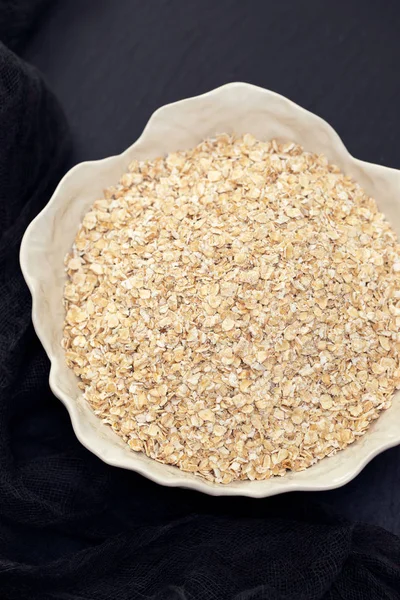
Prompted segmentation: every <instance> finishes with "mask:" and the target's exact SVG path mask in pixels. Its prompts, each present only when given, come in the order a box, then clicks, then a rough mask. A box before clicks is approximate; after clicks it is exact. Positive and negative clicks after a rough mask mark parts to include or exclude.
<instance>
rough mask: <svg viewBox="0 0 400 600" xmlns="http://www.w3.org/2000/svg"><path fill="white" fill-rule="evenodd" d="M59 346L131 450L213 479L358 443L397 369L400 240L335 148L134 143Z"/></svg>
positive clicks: (81, 243) (84, 237) (72, 293)
mask: <svg viewBox="0 0 400 600" xmlns="http://www.w3.org/2000/svg"><path fill="white" fill-rule="evenodd" d="M66 265H67V274H68V281H67V284H66V286H65V306H66V319H65V329H64V340H63V346H64V348H65V351H66V358H67V362H68V365H69V366H70V367H71V368H72V369H73V370H74V372H75V373H76V375H77V376H78V377H79V379H80V386H81V388H82V389H83V390H84V394H85V397H86V399H87V401H88V402H89V403H90V405H91V406H92V408H93V410H94V412H95V413H96V415H98V416H99V417H100V418H101V419H102V420H103V421H104V422H105V423H108V424H109V425H110V426H111V427H112V429H113V430H114V431H115V432H117V433H118V434H119V435H120V436H121V437H122V438H123V439H124V440H125V441H126V442H127V443H128V444H129V446H130V447H131V448H132V450H135V451H142V452H145V453H146V454H147V455H148V456H150V457H151V458H153V459H156V460H157V461H160V462H163V463H168V464H171V465H177V466H178V467H180V468H181V469H182V470H184V471H189V472H192V473H196V474H197V475H200V476H202V477H204V478H206V479H208V480H210V481H217V482H220V483H229V482H230V481H232V480H234V479H251V480H254V479H257V480H260V479H266V478H268V477H271V476H273V475H284V474H285V472H286V471H287V470H294V471H298V470H301V469H305V468H306V467H308V466H310V465H312V464H313V463H315V462H316V461H317V460H319V459H321V458H323V457H324V456H327V455H331V454H333V453H335V452H336V451H337V450H340V449H342V448H345V447H346V446H347V445H348V444H351V443H352V442H353V441H354V440H356V438H357V437H359V436H361V435H363V434H364V433H365V431H366V430H367V428H368V426H369V425H370V423H371V421H372V420H373V419H376V418H377V417H378V415H379V413H380V411H382V410H383V409H385V408H387V407H388V406H389V405H390V402H391V398H392V396H393V393H394V390H395V388H396V387H399V386H400V365H399V349H400V345H399V341H400V337H399V334H398V330H399V325H400V286H399V271H400V246H399V244H398V242H397V240H396V235H395V233H394V232H393V230H392V229H391V228H390V226H389V225H388V223H387V222H386V221H385V219H384V216H383V215H382V214H381V213H379V212H378V211H377V208H376V205H375V202H374V200H372V199H371V198H369V197H368V196H367V195H366V193H365V192H364V191H363V190H362V189H361V188H360V187H359V186H358V185H357V184H356V183H354V181H352V180H351V179H349V178H348V177H345V176H344V175H343V174H342V173H341V172H340V171H339V169H338V168H337V167H335V166H334V165H330V164H328V162H327V160H326V159H325V158H324V157H323V156H317V155H315V154H310V153H308V152H304V151H303V150H302V148H301V147H299V146H297V145H295V144H292V143H291V144H289V143H287V144H282V145H280V144H277V143H276V142H275V141H272V142H260V141H257V140H256V139H254V138H253V137H252V136H250V135H245V136H243V137H242V138H239V139H233V138H231V137H229V136H227V135H221V136H218V137H217V138H216V139H212V140H208V141H205V142H203V143H201V144H200V145H199V146H197V147H196V148H194V149H193V150H189V151H185V152H177V153H174V154H170V155H168V156H167V157H165V158H158V159H156V160H153V161H143V162H138V161H134V162H133V163H132V164H131V165H130V168H129V172H128V173H127V174H125V175H124V176H123V177H122V178H121V181H120V183H119V184H118V185H117V186H116V187H114V188H110V189H108V190H106V192H105V196H104V198H103V199H101V200H97V201H96V202H95V203H94V205H93V207H92V209H91V210H90V212H88V213H87V214H86V216H85V218H84V219H83V223H82V226H81V228H80V230H79V232H78V235H77V236H76V239H75V244H74V247H73V250H72V253H71V255H69V256H68V257H67V258H66Z"/></svg>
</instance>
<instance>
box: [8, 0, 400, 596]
mask: <svg viewBox="0 0 400 600" xmlns="http://www.w3.org/2000/svg"><path fill="white" fill-rule="evenodd" d="M0 7H1V1H0ZM0 14H1V11H0ZM68 147H69V136H68V132H67V127H66V124H65V120H64V117H63V115H62V113H61V111H60V109H59V108H58V105H57V103H56V101H55V99H54V97H53V96H52V94H51V93H50V92H49V91H48V89H47V88H46V87H45V85H44V84H43V82H42V80H41V79H40V77H39V76H38V74H37V72H36V71H35V70H34V69H33V68H31V67H29V66H27V65H26V64H25V63H23V62H22V61H20V60H19V59H18V58H17V57H16V56H15V55H14V54H12V53H11V52H10V51H9V50H7V48H6V47H5V46H3V45H0V600H14V599H18V600H25V599H26V600H31V599H32V600H50V599H57V600H58V599H59V600H132V599H136V598H151V599H154V600H161V599H162V600H164V599H169V600H175V599H182V600H183V599H196V600H197V599H199V600H203V599H204V600H224V599H225V598H227V599H235V600H253V599H254V600H256V599H266V600H275V599H276V600H289V599H295V600H314V599H324V600H336V599H338V600H339V599H340V600H369V599H374V600H375V599H377V600H379V599H382V600H395V599H397V598H400V541H399V539H398V538H397V537H395V536H394V535H392V534H390V533H388V532H386V531H384V530H383V529H380V528H377V527H373V526H368V525H365V524H360V523H349V522H348V521H346V520H345V519H342V518H341V517H339V516H337V515H332V514H330V513H329V512H328V511H327V510H326V509H324V508H323V507H321V506H316V505H314V503H313V498H312V495H310V494H308V495H307V494H289V495H285V496H282V497H279V498H270V499H265V500H259V501H255V500H248V499H241V498H212V497H207V496H204V495H200V494H197V493H193V492H189V491H185V490H179V489H169V488H162V487H160V486H156V485H155V484H153V483H151V482H149V481H147V480H145V479H144V478H142V477H140V476H138V475H136V474H134V473H131V472H125V471H122V470H119V469H115V468H112V467H109V466H107V465H105V464H103V463H101V462H100V461H99V460H98V459H96V458H95V457H94V456H92V455H91V454H90V453H88V452H87V451H86V450H85V449H84V448H83V447H82V446H81V445H80V444H79V443H78V442H77V440H76V438H75V436H74V434H73V431H72V428H71V425H70V421H69V418H68V415H67V413H66V411H65V409H64V408H63V406H62V404H61V403H60V402H59V401H58V400H57V399H56V398H54V397H53V396H52V394H51V392H50V391H49V387H48V370H49V365H48V361H47V359H46V357H45V354H44V351H43V349H42V348H41V345H40V344H39V342H38V340H37V338H36V336H35V334H34V331H33V328H32V325H31V320H30V297H29V292H28V290H27V288H26V286H25V284H24V281H23V278H22V275H21V272H20V270H19V266H18V251H19V245H20V240H21V236H22V234H23V231H24V230H25V228H26V226H27V225H28V223H29V222H30V221H31V219H32V218H33V217H34V216H35V214H36V213H37V212H38V211H39V210H40V209H41V208H42V206H43V205H44V204H45V203H46V202H47V201H48V199H49V197H50V194H51V191H52V189H53V188H54V185H55V184H56V183H57V180H58V179H59V178H60V176H61V175H62V173H63V171H64V170H65V168H66V164H67V163H66V161H67V157H68ZM377 493H379V490H377Z"/></svg>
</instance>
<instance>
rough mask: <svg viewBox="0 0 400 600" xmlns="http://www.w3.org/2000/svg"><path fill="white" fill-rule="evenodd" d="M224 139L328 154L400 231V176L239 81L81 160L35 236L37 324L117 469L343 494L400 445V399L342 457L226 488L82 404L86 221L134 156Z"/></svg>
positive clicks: (66, 398)
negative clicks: (68, 287)
mask: <svg viewBox="0 0 400 600" xmlns="http://www.w3.org/2000/svg"><path fill="white" fill-rule="evenodd" d="M216 133H235V134H244V133H252V134H253V135H254V136H255V137H257V138H259V139H263V140H268V139H271V138H277V139H278V140H281V141H283V140H290V141H294V142H296V143H299V144H301V145H302V146H303V147H304V148H305V149H306V150H309V151H313V152H319V153H324V154H325V155H326V156H327V157H328V159H329V160H330V161H331V162H334V163H336V164H337V165H338V166H339V167H340V168H341V169H342V170H343V171H344V172H345V173H346V174H347V175H350V176H352V177H353V178H354V179H355V180H356V181H358V182H359V183H360V184H361V185H362V186H363V187H364V189H365V190H366V191H367V192H368V193H369V194H370V195H371V196H373V197H374V198H375V199H376V200H377V203H378V206H379V208H380V210H381V211H382V212H383V213H384V214H385V215H386V217H387V218H388V220H389V222H390V223H391V225H392V226H393V228H394V229H395V230H396V232H397V234H398V235H399V234H400V201H399V199H398V193H397V192H398V190H399V189H400V173H399V172H398V171H395V170H393V169H387V168H385V167H380V166H377V165H371V164H368V163H363V162H361V161H358V160H356V159H354V158H353V157H352V156H350V154H349V153H348V152H347V150H346V149H345V147H344V146H343V144H342V142H341V140H340V139H339V137H338V136H337V134H336V133H335V132H334V130H333V129H332V128H331V127H330V126H329V125H328V124H327V123H325V122H324V121H323V120H321V119H320V118H318V117H317V116H315V115H313V114H311V113H309V112H307V111H305V110H304V109H302V108H300V107H298V106H297V105H295V104H293V103H292V102H290V101H289V100H287V99H285V98H283V97H282V96H279V95H277V94H274V93H273V92H269V91H267V90H263V89H260V88H256V87H254V86H250V85H247V84H229V85H227V86H223V87H222V88H219V89H217V90H214V91H213V92H209V93H208V94H205V95H203V96H199V97H196V98H191V99H188V100H183V101H180V102H177V103H175V104H172V105H168V106H166V107H163V108H162V109H159V110H158V111H157V112H156V113H155V114H154V115H153V117H152V118H151V119H150V121H149V123H148V125H147V127H146V129H145V131H144V133H143V135H142V136H141V138H140V139H139V140H138V141H137V142H136V143H134V144H133V145H132V146H131V147H130V148H128V149H127V150H126V151H125V152H124V153H123V154H121V155H119V156H114V157H110V158H107V159H104V160H101V161H95V162H87V163H81V164H80V165H77V166H76V167H74V168H73V169H72V170H71V171H70V172H69V173H67V175H66V176H65V177H64V179H63V180H62V182H61V183H60V185H59V186H58V188H57V190H56V191H55V193H54V195H53V198H52V200H51V201H50V203H49V204H48V205H47V206H46V208H45V209H44V210H43V211H42V213H40V215H38V217H37V218H36V219H35V220H34V221H33V222H32V223H31V225H30V226H29V228H28V230H27V232H26V234H25V237H24V240H23V243H22V247H21V265H22V269H23V272H24V275H25V278H26V280H27V283H28V285H29V287H30V289H31V292H32V296H33V320H34V325H35V328H36V331H37V333H38V335H39V337H40V339H41V341H42V343H43V345H44V347H45V350H46V352H47V354H48V355H49V358H50V360H51V362H52V368H51V375H50V385H51V387H52V390H53V392H54V393H55V394H56V395H57V396H58V397H59V398H60V399H61V400H62V401H63V402H64V403H65V404H66V406H67V408H68V410H69V412H70V415H71V420H72V424H73V427H74V429H75V432H76V434H77V436H78V438H79V439H80V441H81V442H82V443H83V444H84V445H85V446H86V447H87V448H89V449H90V450H91V451H92V452H94V453H95V454H97V455H98V456H99V457H100V458H102V459H103V460H104V461H106V462H108V463H110V464H114V465H117V466H120V467H124V468H128V469H133V470H135V471H138V472H140V473H142V474H144V475H146V476H147V477H149V478H151V479H153V480H155V481H157V482H159V483H163V484H164V485H181V486H187V487H192V488H195V489H198V490H200V491H203V492H207V493H211V494H231V495H232V494H241V495H249V496H259V497H261V496H268V495H273V494H276V493H280V492H284V491H289V490H302V489H310V490H312V489H314V490H319V489H329V488H332V487H337V486H339V485H342V484H343V483H345V482H346V481H348V480H350V479H351V478H352V477H354V476H355V475H356V474H357V473H358V472H359V471H360V470H361V468H362V467H363V466H364V465H365V464H366V463H367V462H368V461H369V460H370V459H371V458H372V457H373V456H375V455H376V454H378V453H379V452H381V451H382V450H384V449H386V448H389V447H391V446H394V445H396V444H397V443H400V429H399V426H398V425H397V423H398V422H400V402H399V394H396V395H395V399H394V402H393V405H392V407H391V408H390V409H388V410H387V411H385V412H384V413H383V414H382V415H381V416H380V418H379V419H378V420H377V421H376V422H375V423H373V424H372V426H371V428H370V429H369V430H368V432H367V434H366V435H365V436H363V437H362V438H360V440H358V441H357V442H356V443H354V444H353V445H351V446H349V447H348V448H346V450H344V451H342V452H339V453H338V454H337V455H335V456H332V457H329V458H325V459H324V460H322V461H320V462H319V463H317V464H316V465H314V466H312V467H310V468H309V469H307V470H306V471H303V472H299V473H288V474H287V475H286V476H285V477H284V478H273V479H270V480H267V481H260V482H237V483H232V484H229V485H227V486H222V485H218V484H213V483H209V482H206V481H202V480H200V479H199V478H198V477H195V476H194V475H192V474H189V473H184V472H182V471H180V470H178V469H177V468H175V467H170V466H166V465H162V464H159V463H157V462H156V461H154V460H151V459H149V458H147V457H146V456H144V455H143V454H138V453H134V452H133V451H131V450H130V449H129V447H128V446H127V445H126V444H125V443H124V442H123V441H122V440H121V439H120V438H119V437H118V436H117V435H116V434H115V433H114V432H113V431H112V430H111V429H110V428H109V427H108V426H106V425H104V424H103V423H101V421H100V420H99V419H98V418H97V417H95V415H94V414H93V412H92V410H91V409H90V407H89V406H88V405H87V403H86V402H85V401H84V400H83V398H82V394H81V392H80V390H79V388H78V385H77V379H76V377H75V375H74V374H73V372H72V371H71V370H70V369H68V368H67V366H66V364H65V359H64V351H63V350H62V348H61V345H60V342H61V339H62V327H63V320H64V308H63V303H62V296H63V286H64V282H65V272H64V262H63V261H64V256H65V254H66V253H67V252H68V251H69V250H70V248H71V245H72V242H73V240H74V237H75V235H76V232H77V230H78V227H79V224H80V222H81V220H82V217H83V216H84V214H85V213H86V212H87V210H88V209H89V207H90V206H91V204H92V203H93V202H94V201H95V200H96V199H98V198H101V197H102V195H103V190H104V188H106V187H108V186H109V185H113V184H115V183H116V182H117V181H118V179H119V177H120V176H121V175H122V174H123V173H124V172H125V171H126V169H127V167H128V164H129V163H130V162H131V161H132V160H133V159H135V158H138V159H147V158H154V157H156V156H160V155H163V154H166V153H168V152H171V151H175V150H182V149H186V148H190V147H193V146H195V145H196V144H198V143H199V142H200V141H202V140H203V139H205V138H207V137H210V136H213V135H215V134H216Z"/></svg>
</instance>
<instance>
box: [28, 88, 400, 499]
mask: <svg viewBox="0 0 400 600" xmlns="http://www.w3.org/2000/svg"><path fill="white" fill-rule="evenodd" d="M238 90H239V91H240V90H242V91H243V90H247V91H248V93H249V94H252V93H257V94H260V93H262V94H263V95H264V96H265V100H267V99H270V100H271V99H275V100H276V101H278V102H279V103H280V104H282V105H283V104H285V105H286V108H290V109H291V110H294V111H296V112H297V114H298V115H302V116H303V117H304V118H305V119H306V120H310V118H311V119H312V121H313V123H315V124H319V126H320V127H321V130H322V129H323V130H324V131H325V132H327V133H328V134H329V137H330V142H331V143H332V145H335V147H336V150H337V151H339V152H340V153H341V155H342V156H343V158H345V159H346V160H347V161H348V162H351V163H352V164H353V165H354V167H359V168H361V169H362V170H366V171H367V170H368V171H369V172H370V173H372V174H373V176H375V175H378V174H380V175H384V177H392V178H393V177H396V179H397V180H398V183H399V185H400V171H398V170H396V169H391V168H389V167H384V166H381V165H376V164H372V163H367V162H364V161H361V160H358V159H356V158H354V157H353V156H352V155H351V154H350V153H349V152H348V150H347V148H346V147H345V145H344V143H343V142H342V140H341V138H340V137H339V135H338V134H337V133H336V131H335V130H334V129H333V128H332V127H331V125H329V124H328V123H327V122H326V121H325V120H324V119H322V118H321V117H319V116H317V115H315V114H314V113H312V112H310V111H308V110H306V109H305V108H302V107H301V106H299V105H297V104H295V103H294V102H292V101H291V100H289V99H287V98H285V97H284V96H281V95H280V94H277V93H276V92H273V91H270V90H266V89H264V88H261V87H258V86H254V85H251V84H248V83H242V82H234V83H228V84H225V85H223V86H220V87H218V88H216V89H213V90H211V91H209V92H206V93H204V94H201V95H199V96H194V97H190V98H186V99H183V100H179V101H177V102H172V103H169V104H166V105H164V106H161V107H160V108H158V109H157V110H156V111H155V112H154V113H153V114H152V115H151V117H150V119H149V121H148V122H147V124H146V126H145V128H144V130H143V132H142V134H141V136H140V137H139V138H138V139H137V140H136V141H135V142H134V143H133V144H131V145H130V146H129V147H128V148H127V149H126V150H124V151H123V152H122V153H120V154H117V155H113V156H109V157H106V158H103V159H98V160H91V161H85V162H81V163H79V164H77V165H75V166H74V167H72V168H71V169H70V170H69V171H68V172H67V173H66V174H65V175H64V177H63V178H62V179H61V181H60V183H59V184H58V186H57V188H56V189H55V191H54V193H53V195H52V197H51V199H50V201H49V202H48V203H47V204H46V206H45V207H44V208H43V209H42V211H41V212H40V213H39V214H38V215H37V216H36V217H35V219H33V221H32V222H31V223H30V224H29V226H28V228H27V229H26V231H25V234H24V236H23V240H22V243H21V249H20V265H21V270H22V273H23V276H24V278H25V281H26V283H27V285H28V288H29V290H30V292H31V295H32V321H33V325H34V328H35V330H36V333H37V336H38V338H39V340H40V341H41V343H42V345H43V347H44V349H45V351H46V353H47V355H48V357H49V359H50V364H51V367H50V375H49V384H50V388H51V390H52V392H53V393H54V394H55V396H57V397H58V398H59V399H60V400H61V401H62V402H63V404H64V405H65V406H66V408H67V410H68V412H69V415H70V418H71V422H72V427H73V429H74V432H75V434H76V437H77V438H78V440H79V441H80V442H81V443H82V445H83V446H85V447H86V448H87V449H88V450H89V451H91V452H92V453H93V454H95V455H96V456H97V457H98V458H100V459H101V460H103V461H104V462H105V463H107V464H109V465H112V466H115V467H120V468H126V469H129V470H133V471H135V472H137V473H140V474H141V475H143V476H145V477H147V478H148V479H150V480H152V481H154V482H156V483H158V484H160V485H164V486H167V487H182V488H189V489H193V490H196V491H199V492H203V493H206V494H209V495H214V496H219V495H226V496H248V497H252V498H262V497H267V496H273V495H276V494H280V493H285V492H290V491H323V490H330V489H334V488H337V487H341V486H343V485H345V484H346V483H348V482H349V481H351V480H352V479H353V478H354V477H356V476H357V475H358V474H359V473H360V471H362V469H363V468H364V467H365V466H366V465H367V464H368V463H369V462H370V461H371V460H372V459H373V458H374V457H375V456H377V455H378V454H380V453H381V452H384V451H385V450H387V449H389V448H392V447H394V446H396V445H398V444H400V428H399V430H398V433H397V435H395V436H393V437H389V438H388V439H387V440H386V441H382V442H380V443H379V444H378V445H376V446H375V447H372V448H371V449H370V450H368V451H365V452H363V453H360V456H359V460H358V461H357V464H356V465H354V466H353V468H352V469H347V470H346V469H343V473H342V474H341V475H340V476H336V477H335V478H334V479H332V481H329V482H324V483H321V482H319V481H318V477H316V479H315V481H312V480H311V481H310V480H306V481H304V482H303V481H301V479H300V480H299V478H298V475H301V474H302V473H306V472H310V471H311V470H312V469H314V468H315V466H316V465H314V466H312V467H310V468H309V469H307V470H306V471H302V472H299V473H291V474H290V475H286V476H285V477H283V478H272V479H269V480H264V481H254V482H250V481H240V482H233V483H232V484H228V485H223V484H214V483H210V482H208V481H206V480H202V479H201V478H199V477H196V476H193V475H191V474H188V473H186V472H184V471H181V470H180V469H178V468H177V467H169V466H166V465H161V467H162V468H164V467H165V469H168V473H167V472H166V475H165V476H164V474H163V473H162V472H158V471H157V472H153V471H152V469H151V462H155V461H151V459H149V461H150V462H143V463H142V462H139V461H137V463H135V464H132V454H134V453H133V451H131V450H130V449H129V447H128V446H127V445H126V455H127V458H126V461H124V460H123V459H121V458H113V456H112V453H111V455H109V454H108V453H107V452H105V451H104V448H103V447H102V444H101V440H100V438H99V440H98V443H94V442H93V441H89V440H88V439H87V436H86V434H85V427H84V423H83V421H82V414H81V413H80V412H79V410H78V405H77V402H76V399H74V398H71V397H70V395H68V394H66V393H65V392H64V391H63V390H62V389H60V386H59V385H58V383H57V378H56V370H57V369H58V368H59V363H60V360H59V359H58V358H57V357H56V356H55V355H54V352H53V350H52V348H51V344H50V342H49V339H48V337H47V335H46V333H45V331H44V328H43V327H42V317H41V316H40V311H39V301H38V293H37V277H36V275H35V272H34V271H32V269H31V266H30V264H29V253H30V244H31V238H32V236H33V235H34V232H35V230H36V228H37V227H39V226H40V225H41V223H42V222H43V221H44V220H45V219H46V217H47V215H48V213H49V211H50V209H51V208H52V207H53V206H54V205H56V204H57V203H59V204H60V205H61V203H62V202H63V197H62V193H63V189H64V188H65V187H66V186H67V184H68V183H69V181H70V180H71V179H73V178H75V177H76V176H77V175H78V174H79V173H80V172H82V171H83V170H85V169H87V168H92V167H96V168H97V167H100V166H101V167H104V166H105V165H106V164H107V163H110V162H112V161H116V159H122V158H124V157H126V156H127V155H128V154H130V153H131V151H132V150H133V149H135V148H136V147H137V146H139V145H140V144H141V143H142V142H143V140H145V139H146V137H147V136H148V135H149V133H150V132H151V131H152V129H153V125H154V124H155V122H156V121H159V120H160V117H162V116H163V114H167V113H168V111H170V110H171V109H174V111H177V110H179V109H180V108H182V107H183V106H184V105H186V104H188V103H190V102H199V101H203V100H213V98H217V97H218V95H221V94H226V93H231V92H237V91H238ZM176 149H177V148H176ZM110 185H111V183H110ZM71 244H72V240H71ZM62 368H66V367H65V366H64V365H63V367H62ZM388 410H391V409H388ZM385 412H386V411H385ZM372 427H373V425H372ZM368 433H369V432H368V431H367V433H366V434H365V436H364V437H366V436H368ZM112 435H115V434H112ZM357 443H358V442H355V443H354V444H352V445H351V446H349V447H348V448H346V449H345V450H342V451H340V452H339V453H338V454H336V455H335V456H339V455H340V456H341V457H342V458H343V462H345V460H346V452H348V450H349V448H351V447H353V446H354V445H355V444H357ZM329 460H331V458H330V457H329V458H325V459H323V460H322V461H320V462H319V463H318V464H327V463H328V461H329ZM157 464H159V463H157ZM171 472H173V473H174V475H171ZM296 476H297V477H296ZM289 478H290V480H289ZM270 482H278V484H274V485H273V486H272V485H270ZM279 483H281V484H280V485H279Z"/></svg>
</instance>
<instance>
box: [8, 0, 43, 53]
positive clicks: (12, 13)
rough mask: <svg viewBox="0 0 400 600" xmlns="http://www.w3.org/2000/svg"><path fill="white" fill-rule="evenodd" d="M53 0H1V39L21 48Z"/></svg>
mask: <svg viewBox="0 0 400 600" xmlns="http://www.w3.org/2000/svg"><path fill="white" fill-rule="evenodd" d="M50 2H51V0H1V2H0V40H1V41H2V42H3V43H4V44H7V46H8V47H9V48H11V49H12V50H15V49H17V48H18V49H20V48H21V46H22V45H23V43H24V42H25V41H26V39H27V37H28V35H29V33H30V31H31V30H32V27H33V26H34V24H35V23H36V22H37V20H38V19H39V18H40V16H41V14H42V13H43V11H44V10H45V9H46V8H47V6H48V5H49V4H50Z"/></svg>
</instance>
